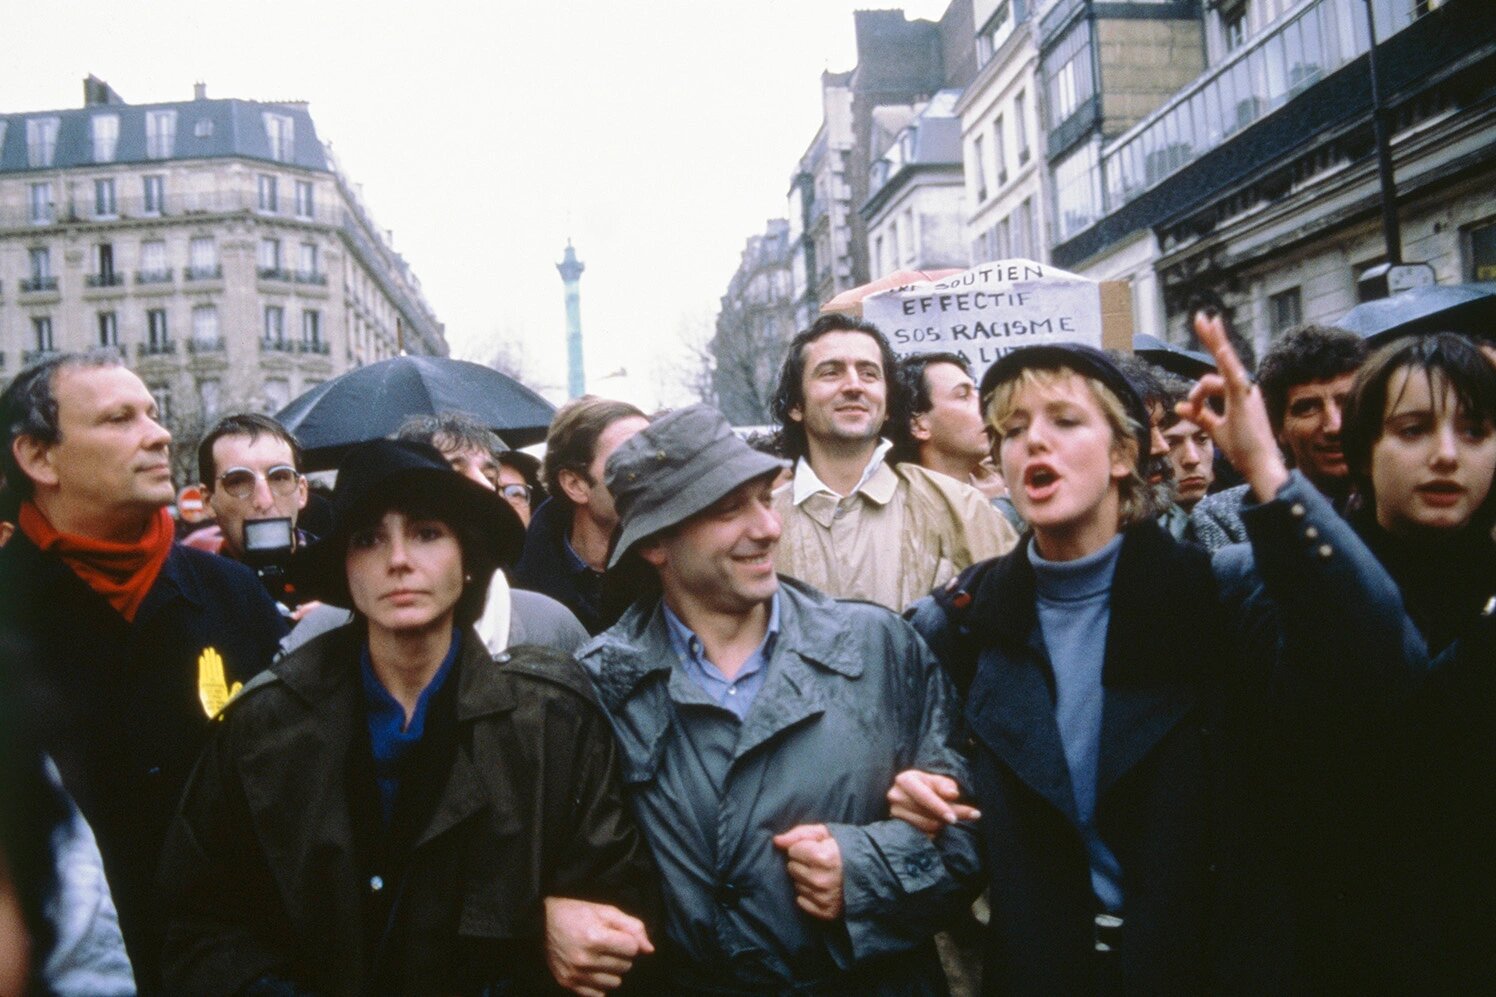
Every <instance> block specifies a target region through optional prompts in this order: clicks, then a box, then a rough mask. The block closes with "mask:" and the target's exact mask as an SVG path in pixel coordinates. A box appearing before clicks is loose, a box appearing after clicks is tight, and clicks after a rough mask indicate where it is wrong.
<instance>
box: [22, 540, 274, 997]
mask: <svg viewBox="0 0 1496 997" xmlns="http://www.w3.org/2000/svg"><path fill="white" fill-rule="evenodd" d="M0 592H3V593H4V597H3V598H0V628H3V630H4V632H5V633H6V634H7V635H8V636H10V637H12V638H13V639H15V640H17V641H18V644H19V647H18V648H17V650H18V651H19V652H20V653H19V654H18V656H17V658H16V660H15V661H7V662H4V663H3V665H4V666H5V667H15V668H18V669H22V674H23V675H24V676H25V677H26V682H25V687H26V689H27V692H28V693H29V694H30V695H32V696H33V697H35V702H34V708H35V710H36V711H37V713H38V715H39V716H42V717H44V718H45V720H44V722H43V723H42V725H41V730H42V736H43V737H45V739H46V745H45V748H46V751H47V752H48V754H50V755H51V756H52V758H53V759H55V760H56V762H57V766H58V768H59V770H60V771H61V772H62V778H63V783H64V785H65V786H66V787H67V789H68V792H69V793H71V794H72V796H73V798H74V799H75V800H77V801H78V806H79V808H80V809H81V810H82V811H83V815H84V817H85V818H87V820H88V822H89V824H90V825H91V826H92V828H93V830H94V834H95V836H96V837H97V838H98V841H99V850H100V851H101V852H102V854H103V857H104V870H105V873H106V874H107V876H108V878H109V885H110V888H111V890H112V891H113V893H114V901H115V904H116V906H117V907H118V908H119V918H120V927H121V928H122V929H123V931H124V936H125V944H126V946H127V947H128V949H129V953H130V959H131V962H132V963H133V964H134V967H135V974H136V978H137V979H138V980H139V981H140V984H141V986H142V987H143V988H146V989H153V988H154V986H155V983H154V981H155V979H156V966H157V962H158V957H159V953H160V948H161V930H162V924H161V920H160V916H159V907H158V906H157V905H156V904H155V903H154V899H153V883H154V881H155V874H156V863H157V861H158V859H159V857H160V853H161V843H162V841H163V840H164V838H165V836H166V827H167V824H168V823H169V822H170V820H171V815H172V812H173V811H174V810H175V809H176V805H177V800H178V798H179V797H180V796H181V792H182V786H183V784H184V783H185V782H186V780H187V774H188V773H189V772H190V771H191V770H192V765H193V763H194V762H195V761H196V760H197V756H198V754H199V752H200V751H201V750H202V747H203V744H204V742H205V741H206V740H207V737H208V734H209V732H210V730H211V727H212V722H211V720H210V718H209V715H208V713H207V710H206V707H205V705H204V701H203V697H202V696H201V694H200V691H199V686H200V680H202V679H205V678H206V679H210V680H213V679H216V673H214V672H213V659H212V658H211V656H209V657H208V658H207V659H205V654H206V652H207V651H209V650H210V649H211V650H213V651H215V652H217V660H218V661H219V662H221V667H222V670H223V681H224V684H225V685H226V686H227V687H229V688H231V687H232V685H233V683H235V682H246V681H248V680H249V679H250V678H251V677H253V676H254V675H255V674H256V673H257V672H259V671H261V670H262V669H264V668H265V667H266V666H267V665H269V664H270V661H271V658H272V657H273V656H274V654H275V651H276V646H277V642H278V641H279V640H280V638H281V635H282V634H284V633H285V622H284V620H283V619H282V617H281V615H280V614H279V613H278V612H277V611H276V609H275V605H274V603H272V602H271V601H270V597H269V596H268V595H267V594H266V593H265V589H264V586H262V585H261V584H260V580H259V579H258V578H256V577H255V575H254V573H253V572H252V571H250V570H249V569H248V568H246V567H244V566H243V565H242V564H239V563H237V562H235V561H231V560H229V559H227V558H223V557H219V556H218V555H216V554H206V553H203V552H202V551H198V550H193V549H191V548H188V547H183V546H181V545H176V546H174V547H172V549H171V553H170V554H169V555H168V556H167V558H166V563H165V565H164V566H163V567H162V569H161V573H160V575H159V576H157V579H156V583H155V584H154V585H153V586H152V587H151V590H150V592H148V593H147V594H146V597H145V601H144V602H143V603H142V604H141V606H140V610H139V611H138V612H137V613H136V615H135V619H134V621H133V622H126V620H125V619H124V618H123V617H122V616H120V615H119V613H117V612H115V610H114V609H113V608H112V607H111V606H110V605H109V603H108V602H107V601H106V600H105V599H104V598H103V597H102V596H100V595H99V594H98V593H96V592H94V591H93V589H91V588H89V587H88V586H87V585H86V584H85V583H84V582H83V581H82V580H81V579H80V578H79V577H78V576H77V575H76V574H74V573H73V572H72V570H71V569H69V568H68V567H67V565H65V564H64V563H63V562H62V561H61V560H60V559H59V558H57V557H55V556H52V555H50V554H44V553H42V552H41V551H40V550H38V549H37V548H36V545H35V544H33V543H32V542H31V540H30V539H29V538H28V537H27V536H26V535H25V534H23V533H19V532H18V533H16V534H15V535H14V536H13V537H11V540H10V542H9V543H8V544H6V545H5V547H4V548H3V549H0Z"/></svg>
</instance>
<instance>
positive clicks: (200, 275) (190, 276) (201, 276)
mask: <svg viewBox="0 0 1496 997" xmlns="http://www.w3.org/2000/svg"><path fill="white" fill-rule="evenodd" d="M182 279H183V280H222V279H223V264H222V263H214V264H212V265H211V266H188V267H186V268H185V269H183V271H182Z"/></svg>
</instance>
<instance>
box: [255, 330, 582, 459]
mask: <svg viewBox="0 0 1496 997" xmlns="http://www.w3.org/2000/svg"><path fill="white" fill-rule="evenodd" d="M438 412H463V413H466V414H467V415H470V416H472V417H473V418H475V419H477V420H478V421H479V422H481V423H483V424H484V425H486V426H489V427H491V428H492V429H493V430H494V432H496V433H498V434H499V436H500V438H502V439H503V440H504V442H506V443H508V444H509V445H510V446H512V447H522V446H527V445H529V444H531V443H538V442H539V441H540V440H543V439H545V433H546V429H547V427H549V426H550V424H551V418H552V417H553V416H554V415H555V414H556V409H555V406H553V405H551V403H550V402H548V401H546V400H545V399H544V398H542V397H540V396H539V395H538V394H536V393H535V392H533V391H531V390H530V389H529V388H527V387H525V386H524V385H523V384H520V383H519V382H518V381H516V380H515V379H514V378H512V377H509V376H508V375H507V374H500V373H499V372H498V371H496V370H494V369H493V368H492V367H485V366H483V365H482V364H476V363H469V362H467V361H466V360H453V359H451V358H449V357H425V356H416V357H393V358H391V359H389V360H381V361H379V362H378V363H372V364H369V365H368V366H367V367H356V368H354V369H353V370H350V371H349V372H348V373H346V374H342V375H340V376H338V377H335V378H333V379H332V380H331V381H326V382H323V383H322V384H319V385H317V386H316V387H315V388H313V389H312V390H310V391H308V392H306V393H305V394H303V395H301V396H300V397H299V398H296V399H295V400H293V401H292V402H291V404H289V405H287V406H286V407H285V408H283V409H281V410H280V411H279V412H277V413H276V416H275V417H276V419H278V420H279V421H280V422H281V424H282V425H284V426H285V427H286V428H287V429H289V430H290V431H291V432H293V433H295V434H296V438H297V439H298V440H300V441H301V445H302V447H303V448H304V449H305V450H306V468H307V470H313V471H315V470H321V469H323V468H329V467H335V466H336V465H337V462H338V459H339V458H340V457H341V456H342V453H343V451H344V450H346V449H347V448H348V447H350V446H352V445H353V444H355V443H362V442H364V441H365V440H374V439H379V438H380V437H384V436H389V435H390V434H391V433H393V432H395V430H397V429H399V428H400V424H401V423H402V422H404V421H405V420H406V419H407V418H409V417H410V416H413V415H435V414H436V413H438Z"/></svg>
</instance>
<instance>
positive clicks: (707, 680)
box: [660, 592, 779, 720]
mask: <svg viewBox="0 0 1496 997" xmlns="http://www.w3.org/2000/svg"><path fill="white" fill-rule="evenodd" d="M660 608H661V609H663V610H664V611H665V627H666V629H667V630H668V631H669V633H670V646H671V647H673V648H675V654H676V657H678V658H680V663H681V668H682V669H683V670H684V671H685V673H686V675H688V676H689V677H690V678H691V680H692V681H694V682H695V683H696V684H697V685H699V686H700V687H701V690H702V691H703V692H705V693H706V694H707V695H708V696H710V697H711V698H712V701H713V702H715V703H716V704H717V705H718V706H720V707H722V708H723V709H725V710H728V711H730V712H731V713H732V714H733V715H734V716H736V717H737V718H738V719H739V720H742V719H743V718H744V717H746V716H747V715H748V709H749V708H750V707H751V706H752V705H753V700H754V698H755V697H757V696H758V691H759V690H760V689H762V688H763V687H764V679H765V677H766V676H767V674H768V673H767V672H766V671H765V666H766V665H767V664H768V661H769V658H770V657H771V656H773V654H774V641H775V639H776V638H778V636H779V593H778V592H775V593H774V595H773V596H772V597H771V598H770V600H769V626H768V629H767V630H766V631H765V633H764V639H763V640H762V641H760V642H759V645H758V647H757V648H755V649H754V651H753V653H752V654H750V655H749V656H748V660H747V661H744V662H743V667H741V668H739V669H738V674H737V675H736V676H735V677H734V678H732V679H729V678H728V677H727V676H726V675H724V674H722V670H721V669H720V668H718V667H717V666H716V665H714V664H712V662H711V660H710V659H708V658H707V656H706V648H705V647H704V646H703V645H702V643H701V638H700V637H697V636H696V634H695V633H694V632H693V631H692V630H691V628H690V627H688V626H686V624H685V622H684V621H682V620H681V618H680V617H679V616H676V615H675V613H674V612H673V611H672V610H671V609H670V607H669V606H668V605H666V604H665V602H664V601H663V600H662V601H661V602H660Z"/></svg>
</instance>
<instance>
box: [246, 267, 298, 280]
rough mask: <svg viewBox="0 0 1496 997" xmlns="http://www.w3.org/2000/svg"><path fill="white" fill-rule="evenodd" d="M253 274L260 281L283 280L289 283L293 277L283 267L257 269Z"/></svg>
mask: <svg viewBox="0 0 1496 997" xmlns="http://www.w3.org/2000/svg"><path fill="white" fill-rule="evenodd" d="M255 272H256V273H257V274H258V275H259V278H260V279H261V280H283V281H287V282H289V281H290V280H291V279H292V276H293V275H292V273H291V271H289V270H287V269H286V268H285V267H257V268H256V270H255Z"/></svg>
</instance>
